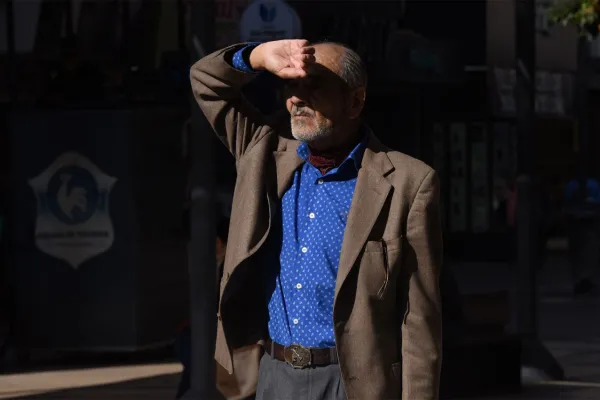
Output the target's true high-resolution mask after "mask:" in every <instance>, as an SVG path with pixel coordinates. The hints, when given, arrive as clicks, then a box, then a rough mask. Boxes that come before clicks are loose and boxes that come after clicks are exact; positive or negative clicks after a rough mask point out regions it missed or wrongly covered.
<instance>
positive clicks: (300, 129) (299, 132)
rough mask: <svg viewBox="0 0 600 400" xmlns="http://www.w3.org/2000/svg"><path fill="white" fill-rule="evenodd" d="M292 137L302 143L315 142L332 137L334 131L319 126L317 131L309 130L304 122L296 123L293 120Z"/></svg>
mask: <svg viewBox="0 0 600 400" xmlns="http://www.w3.org/2000/svg"><path fill="white" fill-rule="evenodd" d="M291 126H292V136H293V137H294V139H296V140H299V141H301V142H309V143H310V142H314V141H315V140H319V139H324V138H327V137H329V136H331V133H332V131H333V129H332V128H331V127H322V126H317V128H316V129H312V130H311V129H309V128H308V127H307V126H306V124H304V123H303V122H297V121H296V122H294V119H293V118H292V121H291Z"/></svg>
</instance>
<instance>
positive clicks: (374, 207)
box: [335, 135, 393, 298]
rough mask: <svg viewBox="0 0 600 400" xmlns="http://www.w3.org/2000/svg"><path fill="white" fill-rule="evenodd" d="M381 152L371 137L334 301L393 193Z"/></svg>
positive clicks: (388, 163)
mask: <svg viewBox="0 0 600 400" xmlns="http://www.w3.org/2000/svg"><path fill="white" fill-rule="evenodd" d="M382 148H383V146H382V145H381V144H380V143H379V141H378V140H377V139H376V138H375V137H374V136H373V135H371V139H370V141H369V146H368V148H367V149H366V150H365V155H364V157H363V160H362V167H361V169H360V171H359V174H358V180H357V182H356V188H355V189H354V198H353V200H352V206H351V207H350V214H349V215H348V222H347V223H346V231H345V233H344V242H343V244H342V253H341V255H340V264H339V267H338V275H337V281H336V287H335V296H336V298H337V295H338V293H339V291H340V288H341V287H342V285H343V283H344V281H345V279H346V277H347V276H348V274H349V273H350V271H351V270H352V267H353V266H354V263H355V262H356V260H357V258H358V256H359V254H360V252H361V251H362V248H363V247H364V245H365V243H366V242H367V239H368V237H369V234H370V233H371V230H372V229H373V226H374V225H375V222H376V221H377V218H378V217H379V214H380V212H381V209H382V208H383V206H384V204H385V201H386V200H387V198H388V195H389V193H390V191H391V189H392V186H391V184H390V183H389V182H388V181H387V179H385V176H386V175H387V174H388V173H389V172H390V171H392V170H393V165H392V163H391V161H390V160H389V158H388V157H387V155H386V153H385V151H383V149H382Z"/></svg>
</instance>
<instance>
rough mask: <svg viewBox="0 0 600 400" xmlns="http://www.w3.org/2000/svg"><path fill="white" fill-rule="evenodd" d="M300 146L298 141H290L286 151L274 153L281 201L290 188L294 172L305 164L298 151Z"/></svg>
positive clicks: (278, 195)
mask: <svg viewBox="0 0 600 400" xmlns="http://www.w3.org/2000/svg"><path fill="white" fill-rule="evenodd" d="M298 144H299V143H298V142H296V141H289V142H288V146H287V149H286V150H285V151H274V152H273V156H274V157H275V166H276V169H277V198H279V199H281V198H282V197H283V194H284V193H285V191H286V190H287V189H288V188H289V186H290V183H291V181H292V177H293V176H294V172H295V171H296V170H297V169H298V167H300V165H302V163H304V160H303V159H302V158H300V156H298V153H297V151H296V150H297V149H298Z"/></svg>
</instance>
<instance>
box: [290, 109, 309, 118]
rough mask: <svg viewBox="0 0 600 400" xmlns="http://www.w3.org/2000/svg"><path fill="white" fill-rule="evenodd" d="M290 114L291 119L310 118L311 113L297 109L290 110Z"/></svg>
mask: <svg viewBox="0 0 600 400" xmlns="http://www.w3.org/2000/svg"><path fill="white" fill-rule="evenodd" d="M291 114H292V116H293V117H312V113H310V112H308V111H307V110H304V109H302V108H298V107H294V108H292V112H291Z"/></svg>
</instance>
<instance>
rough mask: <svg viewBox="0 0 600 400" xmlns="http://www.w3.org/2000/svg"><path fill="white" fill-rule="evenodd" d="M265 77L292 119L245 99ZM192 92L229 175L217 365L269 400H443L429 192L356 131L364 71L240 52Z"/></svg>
mask: <svg viewBox="0 0 600 400" xmlns="http://www.w3.org/2000/svg"><path fill="white" fill-rule="evenodd" d="M261 71H267V72H269V73H271V74H274V75H276V76H277V77H279V78H282V79H283V80H284V82H285V83H286V85H285V91H284V93H285V95H284V98H285V99H286V106H287V111H288V112H289V114H290V116H288V117H287V118H285V119H283V120H278V119H274V118H267V117H265V116H263V115H261V114H260V113H259V112H258V111H257V110H256V109H255V108H254V107H252V105H250V104H249V103H248V102H247V100H246V99H245V98H244V97H243V95H242V94H241V88H242V86H243V85H244V84H246V83H247V82H249V81H250V80H252V79H253V78H254V77H255V76H256V74H258V73H260V72H261ZM191 82H192V88H193V91H194V94H195V96H196V99H197V101H198V104H199V105H200V108H201V109H202V111H203V112H204V114H205V115H206V117H207V119H208V121H209V122H210V124H211V125H212V127H213V128H214V130H215V132H216V133H217V135H218V136H219V138H220V139H221V140H222V141H223V142H224V143H225V145H226V146H227V147H228V149H229V150H230V151H231V153H232V154H233V155H234V156H235V158H236V163H237V170H238V177H237V184H236V188H235V194H234V200H233V206H232V214H231V229H230V232H229V246H228V248H227V254H226V257H225V265H224V276H223V280H222V282H221V288H220V290H221V298H220V305H219V314H218V329H217V345H216V354H215V357H216V359H217V361H218V362H219V364H221V365H222V366H223V367H224V368H225V369H226V370H227V371H229V372H230V373H233V371H234V370H235V371H236V372H235V373H236V375H237V374H238V372H239V371H240V370H241V371H247V372H248V374H252V377H253V379H255V380H256V381H257V382H258V387H257V393H256V398H257V399H263V400H287V399H293V400H321V399H340V400H341V399H359V400H389V399H400V398H402V399H404V400H434V399H438V386H439V376H440V364H441V359H440V358H441V337H442V327H441V321H442V319H441V305H440V302H441V300H440V292H439V285H438V280H439V274H440V268H441V262H442V260H441V259H442V237H441V227H440V214H439V206H438V200H439V184H438V179H437V177H436V173H435V172H434V171H433V170H432V169H431V168H430V167H428V166H427V165H425V164H423V163H422V162H420V161H417V160H415V159H413V158H411V157H408V156H406V155H404V154H402V153H399V152H395V151H392V150H390V149H388V148H386V147H385V146H383V145H382V144H381V143H380V142H379V140H378V139H377V138H376V137H375V136H374V134H373V133H372V132H371V131H370V130H369V129H368V128H367V127H366V126H365V125H364V124H363V123H361V120H360V115H361V112H362V109H363V105H364V102H365V97H366V86H367V76H366V72H365V68H364V64H363V62H362V61H361V59H360V57H359V56H358V55H357V54H356V53H355V52H353V51H352V50H350V49H348V48H346V47H344V46H342V45H339V44H334V43H320V44H316V45H310V44H309V43H308V42H307V41H305V40H283V41H273V42H267V43H262V44H258V45H257V44H241V45H235V46H231V47H228V48H225V49H223V50H220V51H217V52H215V53H214V54H211V55H209V56H207V57H205V58H203V59H201V60H200V61H198V62H197V63H196V64H195V65H194V66H193V67H192V70H191ZM399 134H403V133H399ZM404 134H414V133H413V132H407V133H404ZM257 345H262V347H263V348H264V350H265V353H264V355H263V356H262V358H260V352H257V351H255V347H252V346H257ZM244 348H249V349H251V351H253V352H254V353H253V354H254V355H255V356H254V358H251V357H248V353H246V352H242V351H240V349H244ZM259 358H260V366H259V367H258V363H259ZM250 362H252V363H253V364H252V365H250V364H249V363H250ZM257 367H258V368H257Z"/></svg>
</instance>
